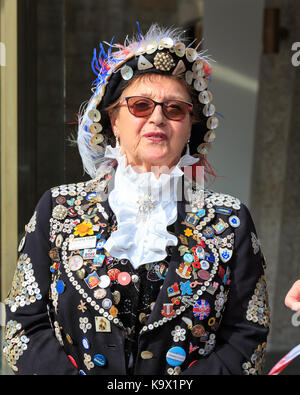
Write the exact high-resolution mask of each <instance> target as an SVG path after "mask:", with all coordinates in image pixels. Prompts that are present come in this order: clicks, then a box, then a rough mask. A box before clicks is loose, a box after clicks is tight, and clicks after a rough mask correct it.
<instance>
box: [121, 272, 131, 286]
mask: <svg viewBox="0 0 300 395" xmlns="http://www.w3.org/2000/svg"><path fill="white" fill-rule="evenodd" d="M130 281H131V276H130V274H129V273H127V272H121V273H119V275H118V283H119V284H120V285H128V284H129V283H130Z"/></svg>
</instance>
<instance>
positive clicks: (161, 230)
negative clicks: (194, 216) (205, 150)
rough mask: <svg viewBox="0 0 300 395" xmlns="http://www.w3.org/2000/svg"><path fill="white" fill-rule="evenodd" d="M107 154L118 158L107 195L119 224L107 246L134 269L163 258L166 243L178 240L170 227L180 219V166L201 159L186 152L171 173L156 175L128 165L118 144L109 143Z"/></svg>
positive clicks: (181, 173) (112, 253)
mask: <svg viewBox="0 0 300 395" xmlns="http://www.w3.org/2000/svg"><path fill="white" fill-rule="evenodd" d="M105 157H106V158H113V159H115V160H117V162H118V166H117V170H116V174H115V180H114V188H113V190H112V191H111V192H110V194H109V197H108V201H109V204H110V207H111V209H112V211H113V212H114V214H115V215H116V219H117V225H118V226H117V230H116V231H114V232H112V233H111V236H110V237H109V238H108V239H107V241H106V243H105V249H106V250H107V251H108V252H109V254H110V255H111V256H113V257H115V258H118V259H128V260H129V261H130V262H131V264H132V266H133V267H134V268H135V269H136V268H138V267H139V266H141V265H143V264H146V263H150V262H159V261H161V260H163V259H164V258H165V257H166V256H167V252H166V247H168V246H176V245H177V243H178V240H177V237H176V236H174V235H172V234H170V233H169V232H168V231H167V227H168V226H169V225H171V224H173V223H174V222H175V221H176V219H177V198H176V196H177V185H178V181H179V180H180V177H182V175H183V172H182V170H181V169H180V167H183V166H190V165H193V164H194V163H196V162H197V161H198V159H196V158H194V157H192V156H190V155H188V154H186V155H184V156H183V157H182V158H181V159H180V161H179V162H178V164H177V165H176V166H175V167H174V168H173V170H172V171H171V172H170V173H168V174H165V173H164V174H161V175H160V176H159V178H156V177H155V175H154V173H152V172H145V173H138V172H136V171H135V170H134V168H133V167H132V166H131V165H127V159H126V155H121V154H120V148H119V147H116V148H112V147H111V146H107V148H106V151H105Z"/></svg>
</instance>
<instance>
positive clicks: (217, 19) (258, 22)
mask: <svg viewBox="0 0 300 395" xmlns="http://www.w3.org/2000/svg"><path fill="white" fill-rule="evenodd" d="M263 8H264V0H204V18H203V20H204V33H203V36H204V42H203V49H207V50H208V54H210V55H211V57H212V58H213V59H214V60H216V62H217V63H215V62H212V63H211V65H212V67H213V69H214V70H215V71H216V73H215V74H214V76H213V81H212V83H211V85H210V86H211V90H212V93H213V95H214V100H213V103H214V105H215V106H216V111H217V112H219V113H220V114H221V115H222V116H223V117H224V119H222V118H221V122H220V125H219V127H218V129H217V138H216V140H215V142H214V143H213V146H212V147H213V148H212V150H211V152H210V153H209V155H208V161H209V162H210V163H211V164H212V165H213V166H214V167H215V168H216V170H217V174H218V175H219V176H222V177H221V178H218V179H217V180H216V182H215V183H214V185H213V186H212V187H211V189H213V190H215V191H217V192H223V193H229V194H232V195H233V196H236V197H238V198H240V199H241V201H242V202H244V203H245V204H246V205H249V204H250V192H251V190H250V189H251V176H252V174H251V171H252V158H253V144H254V130H255V121H256V110H257V109H256V99H257V94H258V86H259V81H258V78H259V64H260V55H261V53H262V36H263V31H262V28H263Z"/></svg>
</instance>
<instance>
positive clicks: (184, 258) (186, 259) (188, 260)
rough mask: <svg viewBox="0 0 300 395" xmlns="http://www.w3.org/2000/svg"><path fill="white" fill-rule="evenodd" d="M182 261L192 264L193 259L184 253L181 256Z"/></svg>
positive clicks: (190, 255)
mask: <svg viewBox="0 0 300 395" xmlns="http://www.w3.org/2000/svg"><path fill="white" fill-rule="evenodd" d="M183 260H184V261H186V262H189V263H192V262H194V257H193V255H192V254H190V253H188V252H186V253H185V254H184V255H183Z"/></svg>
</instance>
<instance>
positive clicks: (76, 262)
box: [69, 255, 83, 272]
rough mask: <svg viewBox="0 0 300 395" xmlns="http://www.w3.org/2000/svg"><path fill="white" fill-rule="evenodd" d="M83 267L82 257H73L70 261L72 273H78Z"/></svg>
mask: <svg viewBox="0 0 300 395" xmlns="http://www.w3.org/2000/svg"><path fill="white" fill-rule="evenodd" d="M82 265H83V259H82V256H81V255H73V256H71V258H70V259H69V268H70V269H71V270H72V272H76V271H77V270H79V269H81V267H82Z"/></svg>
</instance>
